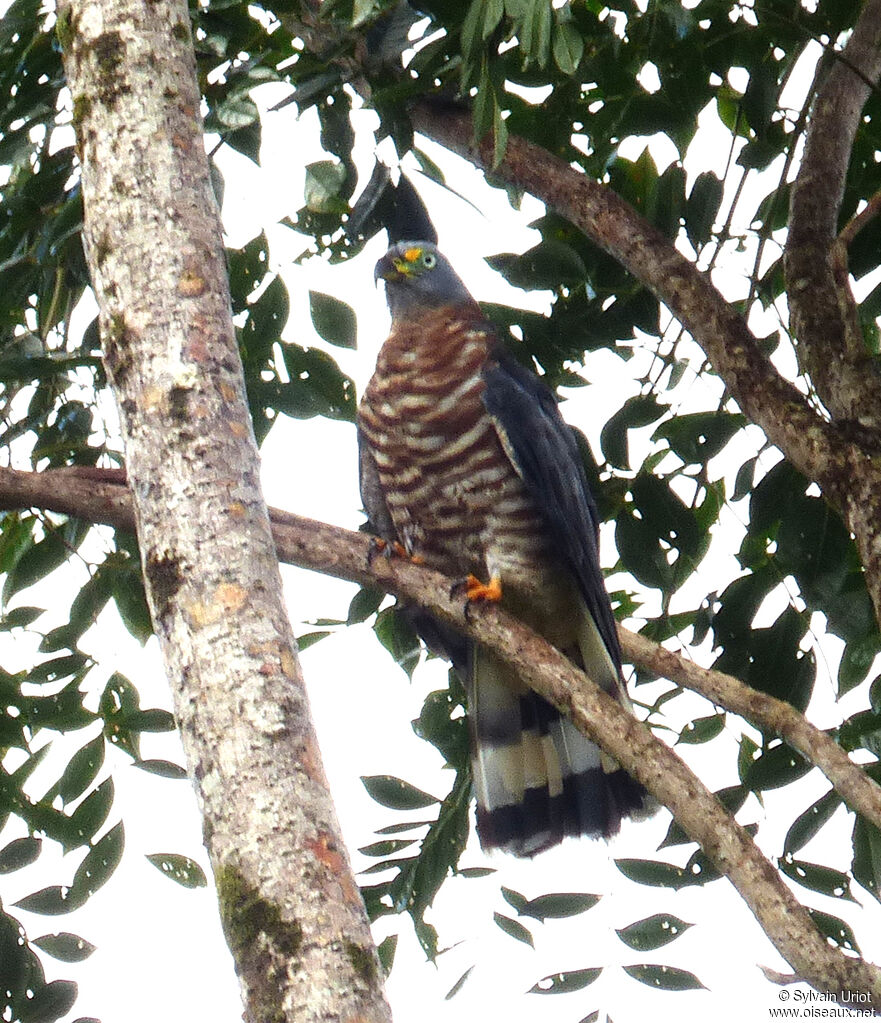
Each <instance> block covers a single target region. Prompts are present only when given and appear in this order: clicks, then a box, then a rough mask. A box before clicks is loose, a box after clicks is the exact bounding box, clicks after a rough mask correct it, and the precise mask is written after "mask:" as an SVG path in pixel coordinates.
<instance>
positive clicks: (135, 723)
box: [122, 707, 177, 732]
mask: <svg viewBox="0 0 881 1023" xmlns="http://www.w3.org/2000/svg"><path fill="white" fill-rule="evenodd" d="M122 725H123V727H124V728H127V729H129V731H132V732H173V731H174V730H175V728H176V727H177V725H176V724H175V722H174V715H173V714H172V713H171V712H170V711H167V710H163V709H162V708H160V707H153V708H151V709H150V710H136V711H133V712H132V713H131V714H126V716H125V717H124V718H123V720H122Z"/></svg>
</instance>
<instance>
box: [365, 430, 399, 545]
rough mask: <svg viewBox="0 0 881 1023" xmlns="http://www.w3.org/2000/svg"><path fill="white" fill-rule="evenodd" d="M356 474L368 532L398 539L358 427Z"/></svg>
mask: <svg viewBox="0 0 881 1023" xmlns="http://www.w3.org/2000/svg"><path fill="white" fill-rule="evenodd" d="M358 474H359V482H360V485H361V502H362V504H363V505H364V511H365V512H367V525H368V527H369V529H370V532H371V533H373V534H374V535H376V536H381V537H382V538H383V539H384V540H399V539H400V537H399V536H398V533H397V530H396V529H395V524H394V522H392V517H391V514H390V513H389V510H388V505H387V504H386V500H385V494H384V493H383V489H382V483H381V482H380V479H379V469H377V467H376V459H375V458H374V457H373V454H372V452H371V451H370V448H368V446H367V440H366V438H365V437H364V434H363V433H362V432H361V430H360V428H359V429H358Z"/></svg>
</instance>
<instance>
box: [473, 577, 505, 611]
mask: <svg viewBox="0 0 881 1023" xmlns="http://www.w3.org/2000/svg"><path fill="white" fill-rule="evenodd" d="M464 589H465V597H466V598H467V600H468V603H469V604H470V603H473V602H474V601H478V600H487V601H490V602H491V603H493V604H495V603H497V602H498V601H500V600H501V599H502V580H501V579H500V578H499V577H498V576H497V575H494V576H493V577H492V578H491V579H490V581H489V582H488V583H482V582H481V581H480V580H479V579H478V578H477V576H476V575H469V576H468V577H467V578H466V579H465V584H464Z"/></svg>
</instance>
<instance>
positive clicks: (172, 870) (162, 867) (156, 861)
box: [147, 853, 208, 888]
mask: <svg viewBox="0 0 881 1023" xmlns="http://www.w3.org/2000/svg"><path fill="white" fill-rule="evenodd" d="M147 859H148V860H149V861H150V862H151V863H152V864H153V866H154V867H155V868H156V869H157V870H158V871H159V872H160V873H162V874H164V875H165V876H166V877H168V878H170V879H171V880H172V881H176V882H177V883H178V884H179V885H181V886H182V887H183V888H205V887H206V886H207V884H208V879H207V878H206V877H205V871H204V870H202V868H201V867H200V866H199V864H198V863H196V861H195V860H191V859H190V857H189V856H182V855H180V854H179V853H150V854H149V855H148V856H147Z"/></svg>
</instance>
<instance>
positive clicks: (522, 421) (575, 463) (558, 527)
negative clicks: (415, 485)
mask: <svg viewBox="0 0 881 1023" xmlns="http://www.w3.org/2000/svg"><path fill="white" fill-rule="evenodd" d="M483 378H484V380H485V382H486V390H485V391H484V395H483V402H484V405H485V406H486V409H487V411H488V412H489V414H490V416H492V418H493V421H494V423H495V426H496V430H497V432H498V434H499V437H500V439H501V441H502V444H503V446H504V448H505V451H506V453H507V454H508V457H509V458H510V459H511V461H512V463H513V465H514V468H515V469H516V470H517V473H518V474H519V476H520V478H521V479H522V480H523V482H524V484H525V485H526V488H527V490H528V491H529V493H530V495H531V496H532V499H533V500H534V501H535V503H536V505H537V507H538V509H539V511H540V513H541V515H542V516H543V518H544V520H545V522H546V523H547V527H548V530H549V531H550V534H551V537H552V539H553V542H554V544H555V546H556V548H557V550H558V552H559V553H560V555H561V556H562V558H563V560H564V561H565V562H566V564H568V565H569V567H570V568H571V570H572V572H573V574H574V575H575V578H576V580H577V582H578V588H579V589H580V591H581V594H582V596H583V597H584V600H585V603H586V604H587V608H588V611H589V612H590V614H591V616H592V618H593V620H594V622H595V623H596V626H597V629H598V631H599V634H600V637H601V638H602V640H603V643H604V644H605V646H606V649H607V650H608V651H609V654H610V655H611V657H612V660H613V661H614V663H615V665H616V667H617V668H618V670H619V672H620V669H621V649H620V647H619V645H618V634H617V632H616V629H615V617H614V615H613V614H612V607H611V605H610V603H609V597H608V594H607V593H606V586H605V582H604V580H603V574H602V572H601V571H600V563H599V554H598V550H597V541H598V529H599V518H598V515H597V511H596V505H595V504H594V501H593V497H592V496H591V493H590V490H589V488H588V485H587V479H586V478H585V475H584V468H583V466H582V463H581V454H580V452H579V450H578V444H577V442H576V440H575V437H574V435H573V433H572V430H571V429H570V428H569V426H568V425H567V424H566V422H565V421H564V420H563V417H562V416H561V415H560V411H559V409H558V407H557V400H556V398H555V397H554V395H553V393H552V392H551V391H550V389H549V388H548V387H547V386H546V385H545V384H544V383H542V381H541V380H540V379H539V378H538V377H537V376H536V375H535V374H534V373H531V372H529V370H527V369H524V367H523V366H521V365H520V363H518V362H517V360H516V359H514V357H513V356H511V355H509V354H508V353H507V352H506V351H505V350H504V349H503V348H501V347H499V348H498V349H497V350H496V352H495V353H494V358H493V359H491V360H490V361H488V362H487V365H486V367H485V369H484V371H483Z"/></svg>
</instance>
